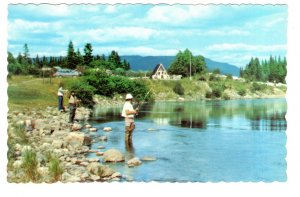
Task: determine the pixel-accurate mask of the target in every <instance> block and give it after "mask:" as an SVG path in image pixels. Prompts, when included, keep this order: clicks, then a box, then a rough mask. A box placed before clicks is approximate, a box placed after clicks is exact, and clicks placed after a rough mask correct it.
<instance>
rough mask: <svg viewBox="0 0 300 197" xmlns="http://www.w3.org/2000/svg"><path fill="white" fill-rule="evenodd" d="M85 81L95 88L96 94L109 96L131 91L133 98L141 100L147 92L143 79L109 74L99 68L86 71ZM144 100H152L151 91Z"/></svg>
mask: <svg viewBox="0 0 300 197" xmlns="http://www.w3.org/2000/svg"><path fill="white" fill-rule="evenodd" d="M85 82H86V83H87V84H89V85H90V86H92V87H94V88H95V93H96V94H99V95H103V96H108V97H111V98H112V97H113V96H114V95H115V94H126V93H131V94H133V96H134V98H135V99H139V100H142V99H144V97H145V96H146V94H147V93H148V92H149V89H148V88H147V86H146V85H145V84H144V83H143V81H137V80H131V79H129V78H127V77H123V76H111V75H108V74H106V72H105V71H104V70H101V69H100V70H92V71H90V72H88V73H86V76H85ZM145 100H146V101H149V100H152V94H151V92H150V93H148V95H147V97H146V98H145Z"/></svg>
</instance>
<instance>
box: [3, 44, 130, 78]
mask: <svg viewBox="0 0 300 197" xmlns="http://www.w3.org/2000/svg"><path fill="white" fill-rule="evenodd" d="M83 51H84V54H83V55H82V54H81V52H80V50H79V48H78V49H77V51H75V48H74V45H73V42H72V41H70V42H69V44H68V48H67V56H65V57H63V56H59V57H54V56H50V57H45V56H43V57H39V56H38V55H36V57H35V58H30V54H29V48H28V45H27V44H24V48H23V53H22V54H21V53H19V55H18V56H17V57H16V58H15V57H14V56H13V54H12V53H11V52H8V56H7V61H8V72H9V73H10V74H16V75H19V74H25V75H26V74H30V75H39V74H40V68H42V67H51V68H53V67H56V66H60V67H62V68H69V69H76V68H83V67H85V68H103V69H109V70H112V71H115V72H116V73H124V72H125V71H127V70H129V69H130V64H129V62H127V61H126V60H123V61H121V58H120V56H119V54H118V52H116V51H112V52H111V53H110V54H109V56H108V58H107V59H106V58H105V55H101V56H100V55H98V54H97V55H95V56H94V55H93V47H92V44H91V43H86V45H85V46H84V50H83Z"/></svg>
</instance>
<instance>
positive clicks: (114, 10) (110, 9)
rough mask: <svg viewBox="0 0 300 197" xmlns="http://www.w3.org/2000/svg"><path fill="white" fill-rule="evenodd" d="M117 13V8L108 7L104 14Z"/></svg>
mask: <svg viewBox="0 0 300 197" xmlns="http://www.w3.org/2000/svg"><path fill="white" fill-rule="evenodd" d="M116 11H117V8H116V6H114V5H108V6H107V7H106V8H105V10H104V13H107V14H112V13H115V12H116Z"/></svg>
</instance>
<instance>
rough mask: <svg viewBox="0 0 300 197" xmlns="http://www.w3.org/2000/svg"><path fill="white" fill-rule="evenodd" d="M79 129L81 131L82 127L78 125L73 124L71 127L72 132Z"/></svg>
mask: <svg viewBox="0 0 300 197" xmlns="http://www.w3.org/2000/svg"><path fill="white" fill-rule="evenodd" d="M80 129H82V126H81V125H80V124H78V123H74V124H73V125H72V131H79V130H80Z"/></svg>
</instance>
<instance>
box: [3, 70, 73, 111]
mask: <svg viewBox="0 0 300 197" xmlns="http://www.w3.org/2000/svg"><path fill="white" fill-rule="evenodd" d="M73 80H77V78H52V79H51V83H50V79H49V78H45V79H44V80H43V79H42V78H33V77H29V76H12V77H10V78H9V79H8V80H7V81H8V89H7V94H8V107H9V109H10V110H17V109H22V110H27V109H28V110H29V109H34V108H37V109H42V108H45V107H47V106H57V90H58V88H59V87H58V86H59V84H60V83H61V82H62V83H63V84H66V86H67V84H68V83H69V82H70V81H73ZM64 104H65V105H66V104H67V99H66V97H65V99H64Z"/></svg>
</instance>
